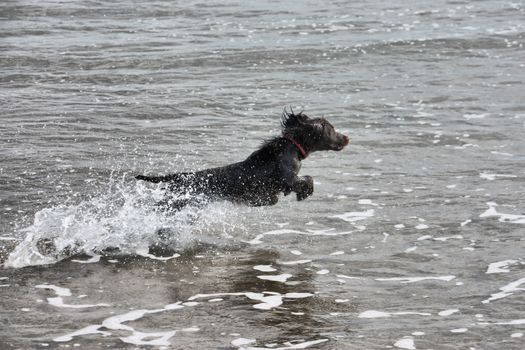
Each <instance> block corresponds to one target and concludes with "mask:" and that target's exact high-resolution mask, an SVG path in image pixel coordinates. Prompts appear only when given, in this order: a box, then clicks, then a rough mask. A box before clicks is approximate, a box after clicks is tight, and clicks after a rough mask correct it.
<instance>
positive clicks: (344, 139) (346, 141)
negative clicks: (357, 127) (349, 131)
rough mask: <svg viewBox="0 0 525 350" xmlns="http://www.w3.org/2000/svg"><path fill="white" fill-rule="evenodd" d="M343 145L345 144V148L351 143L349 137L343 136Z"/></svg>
mask: <svg viewBox="0 0 525 350" xmlns="http://www.w3.org/2000/svg"><path fill="white" fill-rule="evenodd" d="M343 143H344V145H345V146H346V145H348V144H349V143H350V139H349V138H348V136H346V135H343Z"/></svg>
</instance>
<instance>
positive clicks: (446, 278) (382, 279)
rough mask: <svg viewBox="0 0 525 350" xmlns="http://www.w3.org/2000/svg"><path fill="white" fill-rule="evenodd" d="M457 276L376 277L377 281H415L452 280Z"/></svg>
mask: <svg viewBox="0 0 525 350" xmlns="http://www.w3.org/2000/svg"><path fill="white" fill-rule="evenodd" d="M454 278H456V276H428V277H389V278H376V279H375V280H376V281H382V282H385V281H400V282H401V283H415V282H420V281H428V280H438V281H447V282H449V281H452V280H453V279H454Z"/></svg>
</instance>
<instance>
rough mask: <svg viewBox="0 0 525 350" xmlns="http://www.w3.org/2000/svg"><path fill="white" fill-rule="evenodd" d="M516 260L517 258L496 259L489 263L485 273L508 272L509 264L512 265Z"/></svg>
mask: <svg viewBox="0 0 525 350" xmlns="http://www.w3.org/2000/svg"><path fill="white" fill-rule="evenodd" d="M517 262H518V260H512V259H508V260H502V261H496V262H493V263H491V264H489V267H488V268H487V272H486V273H505V272H509V271H510V270H509V266H511V265H514V264H516V263H517Z"/></svg>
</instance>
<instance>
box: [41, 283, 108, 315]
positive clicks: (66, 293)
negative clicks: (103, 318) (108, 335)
mask: <svg viewBox="0 0 525 350" xmlns="http://www.w3.org/2000/svg"><path fill="white" fill-rule="evenodd" d="M35 288H39V289H48V290H52V291H54V292H55V294H56V295H57V296H56V297H51V298H47V302H48V303H49V305H53V306H56V307H63V308H69V309H86V308H93V307H100V306H110V305H109V304H105V303H100V304H66V303H64V298H63V297H70V296H72V294H71V290H70V289H68V288H63V287H58V286H55V285H52V284H39V285H37V286H35Z"/></svg>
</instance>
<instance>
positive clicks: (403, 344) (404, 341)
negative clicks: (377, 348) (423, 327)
mask: <svg viewBox="0 0 525 350" xmlns="http://www.w3.org/2000/svg"><path fill="white" fill-rule="evenodd" d="M394 346H395V347H396V348H398V349H407V350H415V349H416V347H415V345H414V338H412V337H404V338H401V339H399V340H398V341H396V342H395V343H394Z"/></svg>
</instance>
